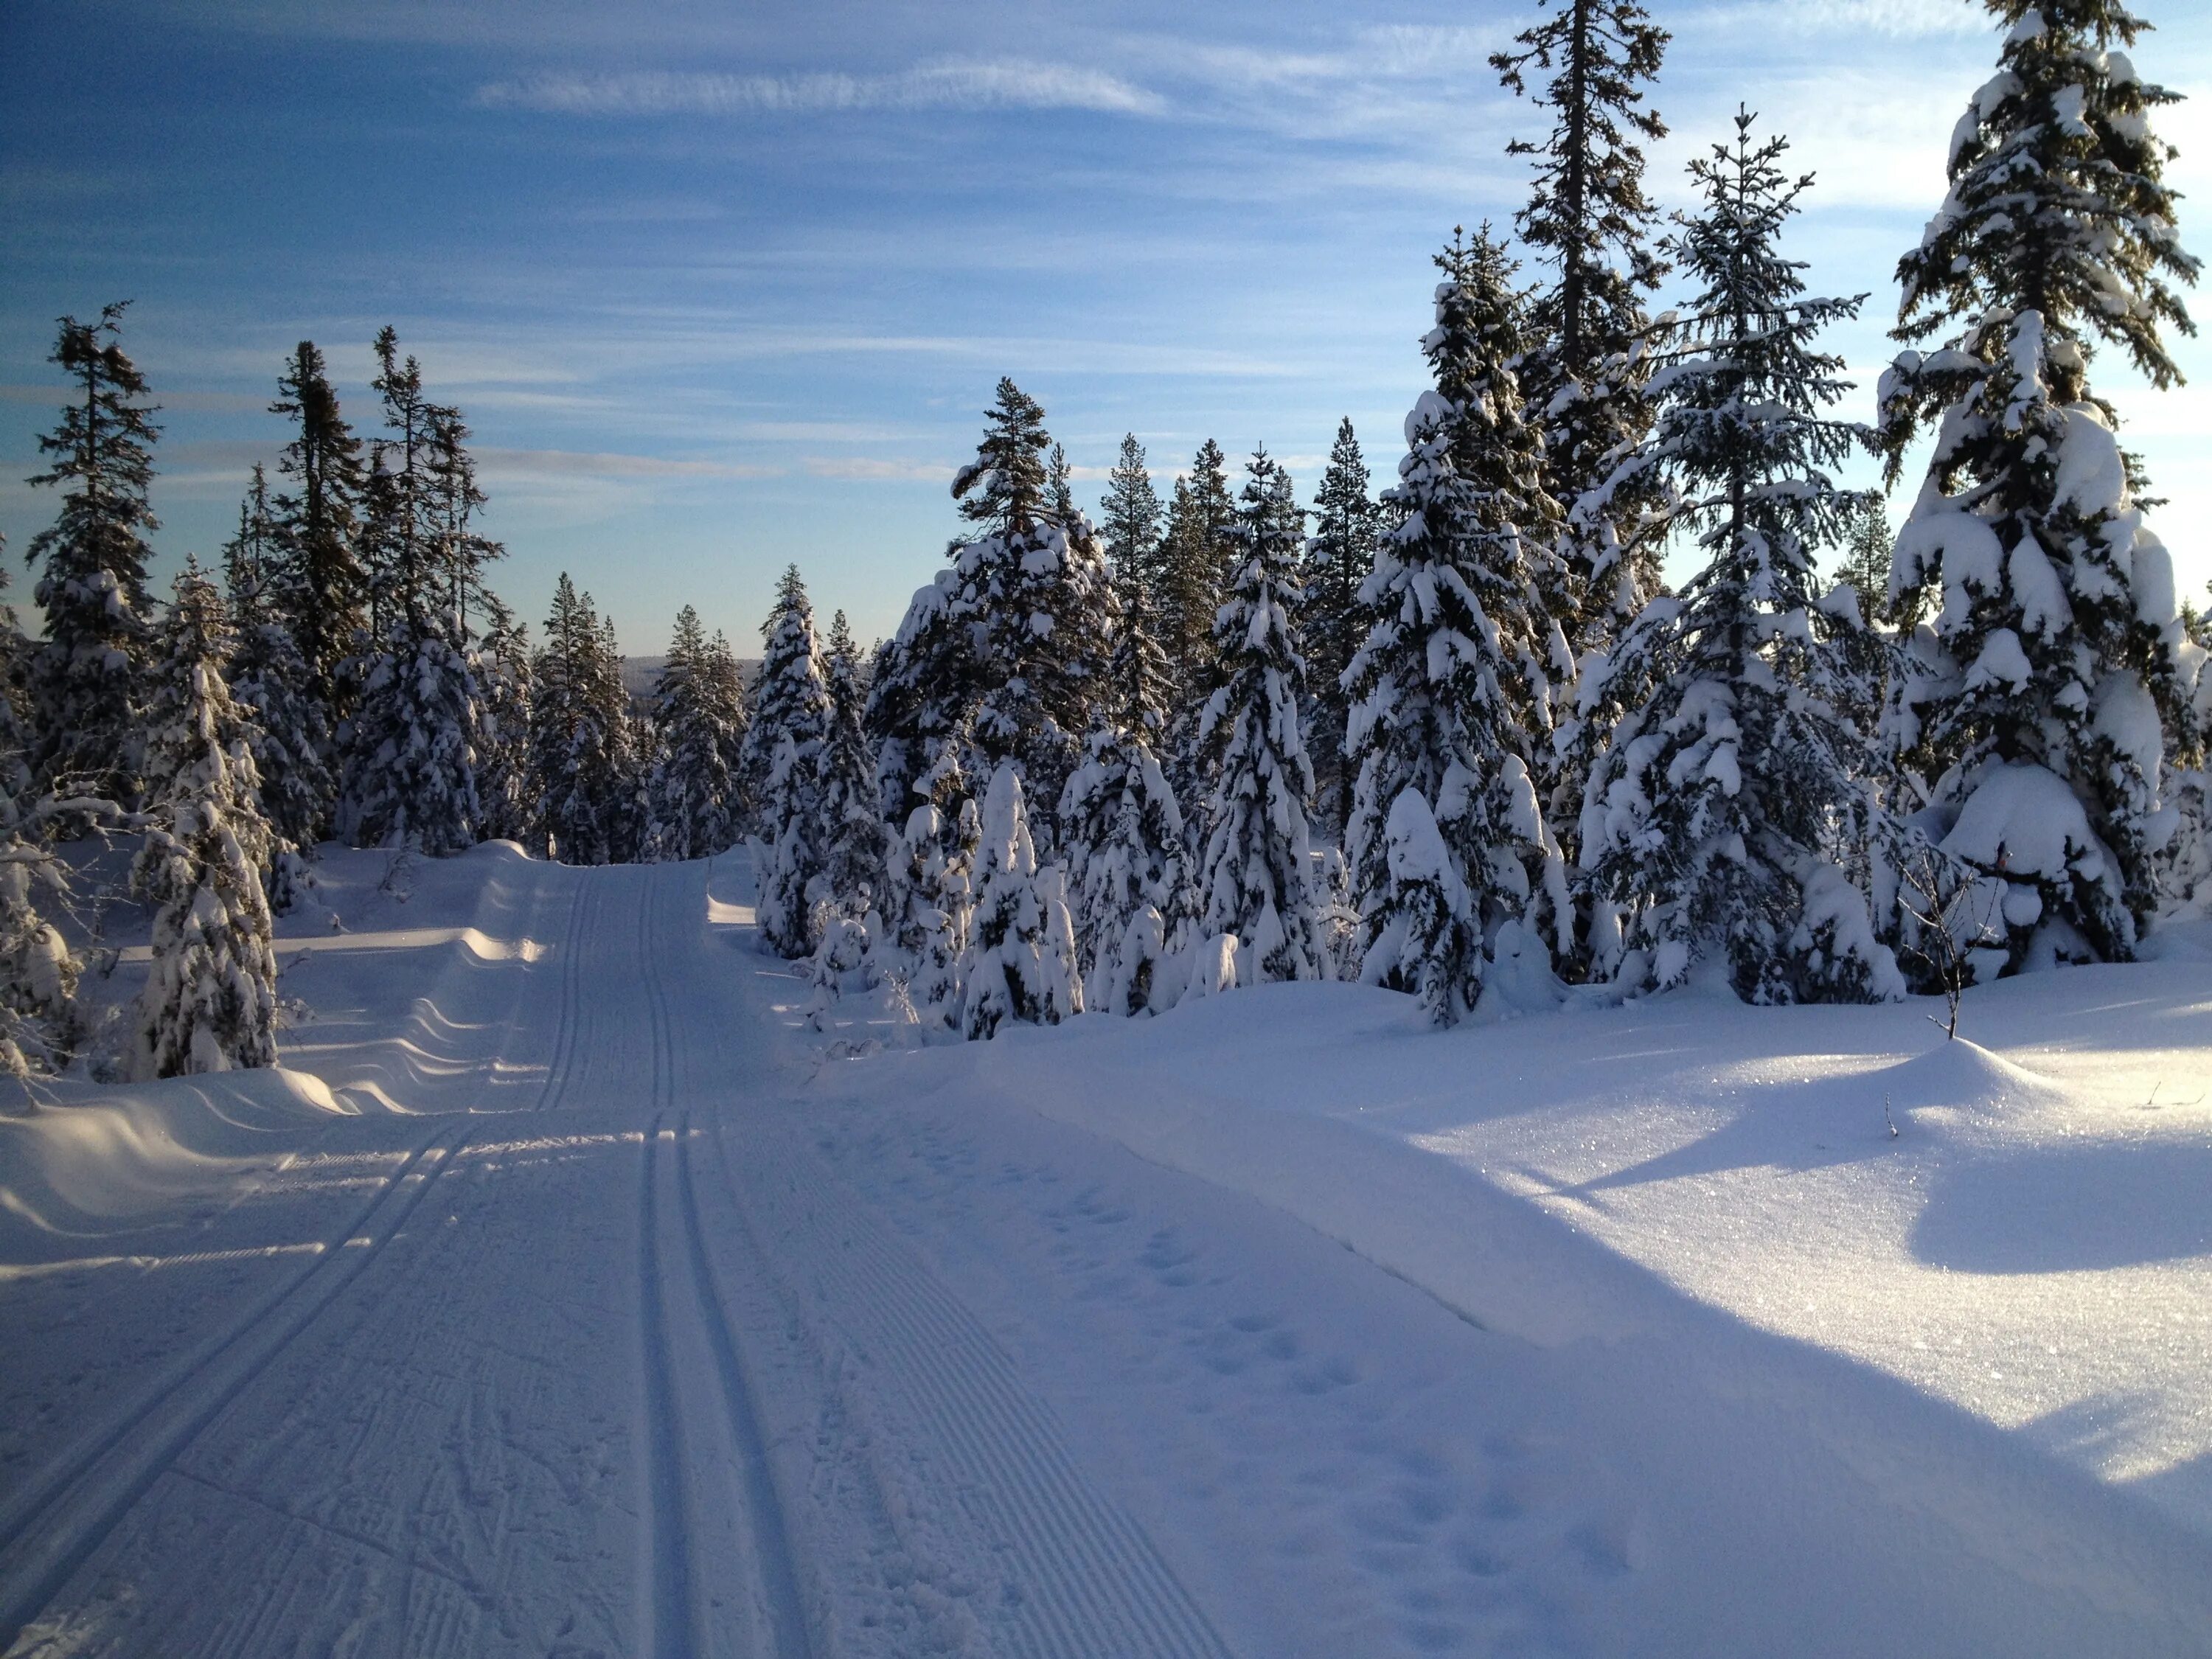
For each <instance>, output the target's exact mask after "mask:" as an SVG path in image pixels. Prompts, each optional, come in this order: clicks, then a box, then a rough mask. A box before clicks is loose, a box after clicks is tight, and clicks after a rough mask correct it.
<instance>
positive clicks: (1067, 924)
mask: <svg viewBox="0 0 2212 1659" xmlns="http://www.w3.org/2000/svg"><path fill="white" fill-rule="evenodd" d="M975 872H976V873H975V914H974V919H973V921H972V923H971V925H970V927H971V930H970V933H969V946H968V952H967V955H966V957H965V958H964V959H963V962H962V963H961V972H960V977H961V981H962V987H963V1006H962V1012H961V1030H962V1031H963V1033H964V1034H965V1035H966V1036H968V1037H969V1040H971V1041H973V1040H975V1039H977V1038H981V1037H988V1036H992V1035H994V1033H995V1032H996V1031H997V1030H999V1028H1000V1026H1001V1025H1004V1024H1006V1023H1007V1022H1008V1021H1009V1020H1012V1021H1016V1022H1018V1023H1021V1024H1031V1025H1057V1024H1059V1023H1060V1021H1061V1020H1063V1019H1066V1018H1068V1017H1069V1016H1071V1015H1073V1014H1079V1013H1081V1012H1083V981H1082V977H1081V975H1079V974H1078V973H1077V971H1076V964H1075V925H1074V922H1073V920H1072V919H1071V918H1070V917H1069V915H1068V914H1067V902H1066V884H1065V880H1064V878H1063V877H1062V875H1061V873H1060V868H1059V866H1056V865H1048V866H1044V867H1043V868H1042V869H1039V868H1038V866H1037V860H1036V846H1035V844H1034V843H1033V842H1031V840H1030V823H1029V811H1028V807H1027V805H1026V804H1025V802H1024V799H1023V793H1022V781H1021V777H1020V775H1019V774H1018V771H1017V770H1016V769H1015V768H1014V766H1013V764H1012V763H1011V762H1007V763H1003V764H1001V765H1000V768H999V769H998V770H997V771H996V772H995V773H994V774H993V775H992V777H991V787H990V791H989V793H987V794H986V795H985V796H984V798H983V811H982V814H981V823H980V826H979V842H978V845H977V847H976V850H975Z"/></svg>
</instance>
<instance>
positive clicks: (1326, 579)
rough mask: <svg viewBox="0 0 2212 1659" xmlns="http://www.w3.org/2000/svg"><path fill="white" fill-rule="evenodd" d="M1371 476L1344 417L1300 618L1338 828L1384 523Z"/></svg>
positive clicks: (1322, 494)
mask: <svg viewBox="0 0 2212 1659" xmlns="http://www.w3.org/2000/svg"><path fill="white" fill-rule="evenodd" d="M1368 478H1369V473H1368V471H1367V462H1366V459H1365V458H1364V456H1362V455H1361V454H1360V453H1359V439H1358V435H1356V434H1354V433H1353V431H1352V422H1351V420H1350V419H1349V418H1348V417H1347V418H1346V419H1345V420H1343V421H1341V422H1339V423H1338V425H1337V428H1336V441H1335V443H1334V445H1332V446H1331V447H1330V448H1329V452H1328V471H1325V472H1323V473H1322V479H1321V489H1319V490H1318V491H1317V492H1316V495H1315V496H1314V532H1313V536H1312V538H1310V540H1309V541H1308V542H1307V543H1306V567H1305V583H1304V586H1305V600H1304V606H1305V608H1304V615H1303V617H1302V618H1301V625H1302V628H1303V631H1304V640H1305V652H1306V663H1307V675H1306V689H1307V696H1308V698H1309V700H1310V705H1311V710H1312V712H1311V715H1310V719H1309V720H1308V722H1307V730H1308V732H1309V733H1310V743H1311V747H1312V750H1313V757H1314V781H1315V788H1316V799H1317V801H1318V803H1319V805H1320V807H1321V811H1322V817H1324V818H1325V819H1326V820H1327V821H1328V823H1331V824H1333V825H1334V826H1335V828H1336V829H1339V830H1341V829H1343V828H1344V826H1346V824H1348V823H1351V821H1352V783H1353V781H1354V774H1355V771H1356V768H1355V767H1354V766H1353V765H1352V764H1351V763H1349V762H1347V761H1346V757H1345V752H1344V731H1345V726H1346V722H1347V721H1348V720H1350V718H1351V714H1352V703H1351V699H1350V698H1349V697H1348V696H1346V691H1345V686H1344V675H1345V671H1346V669H1348V668H1350V667H1351V666H1352V658H1353V657H1354V656H1355V655H1356V654H1357V653H1358V650H1359V647H1360V643H1361V641H1363V640H1364V638H1365V636H1366V632H1367V618H1366V614H1365V612H1364V611H1362V610H1361V608H1360V604H1359V590H1360V589H1361V588H1362V587H1363V586H1365V585H1366V581H1367V574H1368V572H1370V570H1372V569H1373V568H1375V542H1376V535H1377V534H1378V532H1380V530H1381V528H1382V514H1381V513H1380V511H1379V509H1378V508H1377V507H1376V504H1375V502H1374V501H1373V500H1371V499H1370V496H1369V495H1368Z"/></svg>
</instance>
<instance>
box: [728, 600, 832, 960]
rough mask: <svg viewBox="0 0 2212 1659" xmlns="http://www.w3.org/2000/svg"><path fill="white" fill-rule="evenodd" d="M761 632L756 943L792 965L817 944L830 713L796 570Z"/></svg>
mask: <svg viewBox="0 0 2212 1659" xmlns="http://www.w3.org/2000/svg"><path fill="white" fill-rule="evenodd" d="M761 633H762V636H763V641H764V642H765V647H766V648H765V650H764V652H763V657H762V662H761V672H760V678H759V679H758V680H757V681H756V682H755V686H754V708H753V723H752V725H751V726H750V727H749V728H747V730H746V732H745V744H744V770H745V772H746V774H747V775H749V776H757V778H758V780H759V781H758V782H757V784H755V785H753V786H752V793H753V795H754V798H755V800H756V802H757V807H756V812H755V822H756V823H757V826H758V834H759V838H760V841H761V842H762V845H763V855H762V857H761V860H760V864H759V870H758V875H759V884H760V899H759V907H758V915H759V920H760V929H761V937H762V939H763V941H764V942H765V943H766V944H767V945H769V948H770V949H772V950H774V951H777V952H778V953H780V954H781V955H783V956H786V957H792V958H793V959H796V958H798V957H805V956H810V955H811V954H812V953H813V950H814V947H815V945H816V944H817V939H818V935H817V929H816V921H817V919H816V917H815V915H814V901H815V899H816V898H817V897H818V896H820V895H819V893H818V892H817V890H816V884H817V881H818V880H819V878H820V877H821V875H822V872H823V865H824V863H825V861H826V860H827V857H828V854H829V824H828V823H826V822H825V820H824V817H823V788H822V766H823V760H824V750H825V748H826V746H827V744H828V743H829V727H830V723H831V720H832V718H833V715H834V713H835V711H834V709H833V708H832V707H831V705H830V701H829V684H828V682H827V680H826V678H824V676H823V666H822V652H821V647H820V643H819V641H817V638H816V635H815V632H814V607H813V605H812V604H811V602H810V601H809V600H808V599H807V597H806V585H805V583H804V582H803V581H801V580H799V568H798V567H797V566H795V565H794V566H793V567H791V568H789V569H787V570H786V571H785V572H784V574H783V579H782V580H781V583H780V584H779V585H778V586H777V589H776V603H775V610H774V611H771V612H770V613H769V618H768V620H767V621H766V622H765V623H763V624H762V628H761ZM763 747H765V748H766V753H765V755H763V752H762V751H763Z"/></svg>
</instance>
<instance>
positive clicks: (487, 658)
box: [469, 605, 545, 856]
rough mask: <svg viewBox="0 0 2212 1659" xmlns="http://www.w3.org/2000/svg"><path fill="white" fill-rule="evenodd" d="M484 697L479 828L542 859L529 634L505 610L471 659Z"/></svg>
mask: <svg viewBox="0 0 2212 1659" xmlns="http://www.w3.org/2000/svg"><path fill="white" fill-rule="evenodd" d="M469 671H470V672H471V674H472V675H474V676H475V678H476V682H477V690H478V692H479V694H480V696H481V698H482V725H481V726H480V727H479V728H478V731H477V744H478V750H479V754H480V760H479V763H478V765H477V806H478V808H479V809H480V810H481V811H482V814H483V817H482V818H481V820H480V822H479V825H478V827H479V829H480V830H481V832H482V834H483V839H484V840H486V841H511V842H516V843H518V844H519V845H520V846H521V847H522V848H524V849H525V850H526V851H527V852H530V853H532V854H538V855H541V856H542V855H543V854H544V851H545V831H544V823H543V821H542V819H541V818H540V816H539V811H538V777H537V773H536V770H535V768H534V765H533V763H532V750H531V738H530V710H531V702H532V686H533V679H532V669H531V654H530V637H529V630H528V629H526V627H525V626H524V625H523V624H522V623H519V622H517V621H515V619H514V617H513V614H512V613H510V612H509V611H507V608H506V607H505V606H504V605H500V606H498V607H496V608H495V610H494V611H493V612H492V614H491V617H490V618H489V628H488V629H486V631H485V633H484V635H483V639H482V640H480V641H478V642H477V648H476V650H475V651H474V652H473V653H471V656H470V659H469Z"/></svg>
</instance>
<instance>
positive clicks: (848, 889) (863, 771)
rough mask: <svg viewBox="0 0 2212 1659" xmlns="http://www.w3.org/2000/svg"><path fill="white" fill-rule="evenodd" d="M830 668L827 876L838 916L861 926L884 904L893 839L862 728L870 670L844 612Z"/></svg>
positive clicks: (825, 765) (832, 640)
mask: <svg viewBox="0 0 2212 1659" xmlns="http://www.w3.org/2000/svg"><path fill="white" fill-rule="evenodd" d="M824 666H825V678H826V679H827V681H828V689H829V738H828V741H827V742H826V743H825V744H824V745H823V755H822V780H821V781H822V829H823V837H824V839H823V868H822V874H823V881H824V882H825V883H826V884H827V885H828V889H829V902H830V903H831V905H832V906H833V907H834V908H836V912H837V914H838V915H841V916H843V917H846V918H848V920H850V921H855V922H858V921H864V920H865V919H866V917H867V915H869V913H870V912H871V911H872V910H874V909H875V908H876V907H877V906H878V903H879V902H881V901H882V899H883V897H884V866H885V864H886V862H887V860H889V858H890V850H891V849H890V839H891V838H890V831H889V830H888V829H886V828H885V827H884V820H883V817H882V816H881V814H880V812H879V811H878V805H877V797H876V765H875V753H874V748H873V745H872V744H870V743H869V742H868V735H867V732H866V729H865V727H864V726H863V725H862V717H863V715H864V714H865V712H866V704H867V678H866V668H865V666H864V665H863V664H862V663H861V660H860V651H859V650H858V648H857V647H855V646H854V642H853V634H852V629H850V628H849V627H848V625H847V623H846V621H845V613H844V612H843V611H839V612H837V614H836V616H835V617H832V618H831V619H830V624H829V651H828V653H827V654H826V656H825V658H824Z"/></svg>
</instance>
